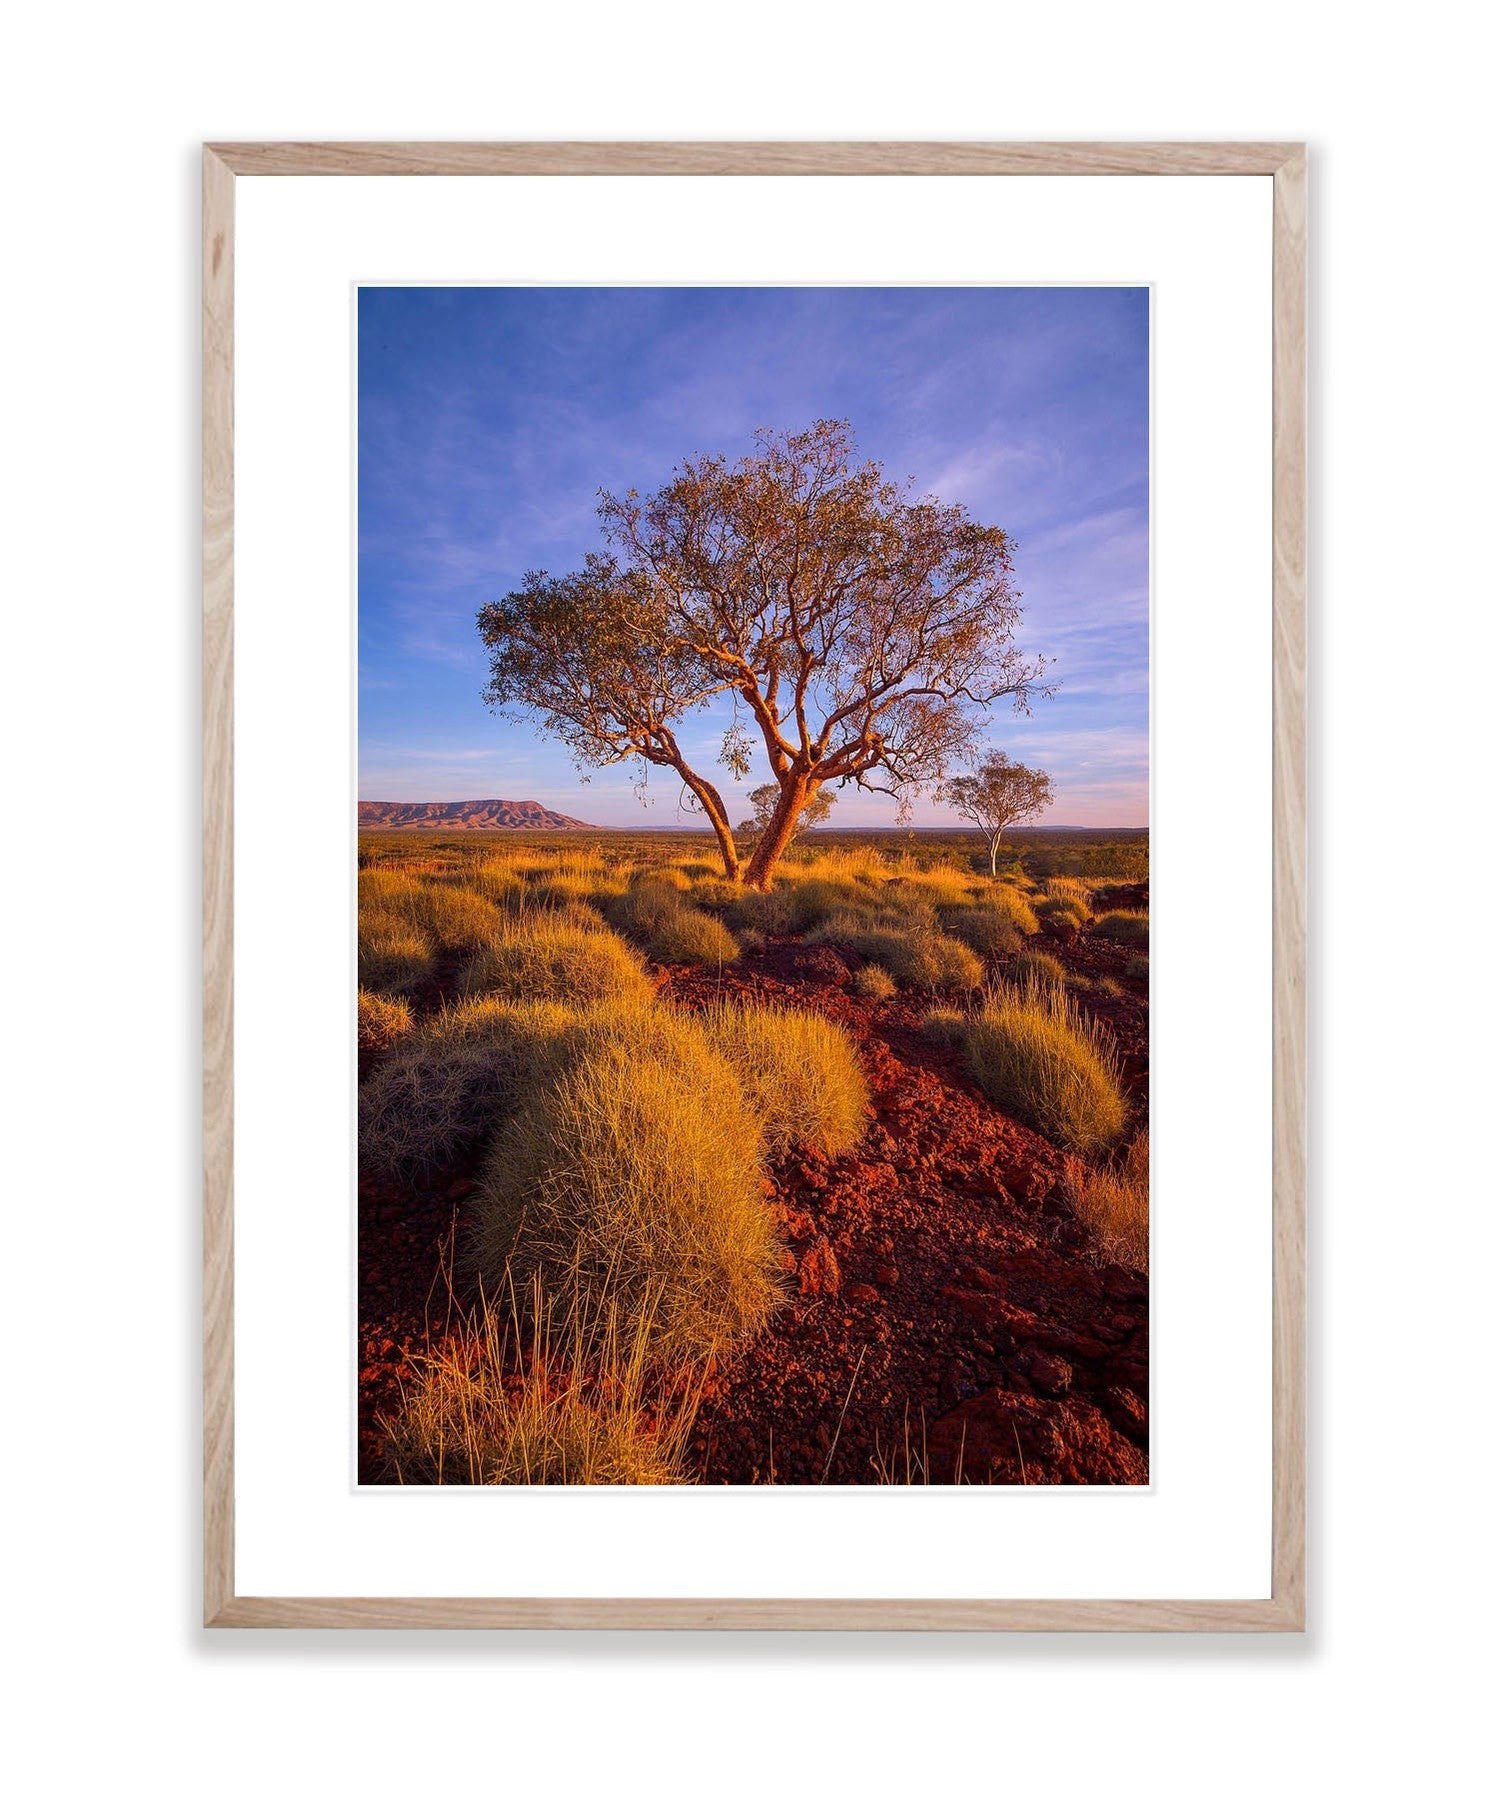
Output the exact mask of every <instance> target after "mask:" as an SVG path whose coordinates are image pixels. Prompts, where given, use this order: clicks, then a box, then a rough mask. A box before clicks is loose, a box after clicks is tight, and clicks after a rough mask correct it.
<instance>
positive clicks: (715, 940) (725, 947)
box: [646, 906, 739, 968]
mask: <svg viewBox="0 0 1499 1799" xmlns="http://www.w3.org/2000/svg"><path fill="white" fill-rule="evenodd" d="M646 954H647V955H648V956H649V957H650V958H651V960H652V961H653V962H667V963H673V964H678V965H683V966H692V967H698V968H713V967H721V966H722V965H723V963H725V962H732V961H734V960H735V959H736V958H737V956H738V954H739V944H738V942H737V940H736V939H735V937H734V934H733V932H732V931H730V930H729V928H728V927H727V925H725V924H724V923H723V922H722V921H721V920H719V919H717V918H715V917H714V916H713V915H712V913H711V912H696V911H693V910H691V909H689V908H687V907H685V906H684V907H682V908H681V909H680V910H678V911H677V912H675V913H674V914H673V915H672V916H671V917H670V918H667V919H666V920H664V921H663V922H662V924H661V925H660V926H658V927H657V929H656V930H655V931H653V932H652V933H651V935H650V937H649V938H648V939H647V942H646Z"/></svg>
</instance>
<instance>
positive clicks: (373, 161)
mask: <svg viewBox="0 0 1499 1799" xmlns="http://www.w3.org/2000/svg"><path fill="white" fill-rule="evenodd" d="M210 149H211V150H212V152H213V153H214V154H215V155H217V156H219V157H220V158H221V159H222V160H223V161H224V162H225V163H226V164H227V165H228V167H229V168H230V169H232V170H233V172H234V173H235V174H236V175H1273V174H1274V173H1275V171H1276V170H1277V169H1279V168H1281V167H1282V166H1283V165H1284V164H1285V163H1286V161H1287V159H1288V158H1289V157H1291V156H1292V155H1294V154H1295V152H1296V150H1297V146H1296V145H1295V144H1279V143H1265V144H1212V143H1204V144H1079V143H1053V144H1046V143H1036V144H980V143H946V144H931V143H927V144H918V143H838V144H833V143H656V144H648V143H510V144H503V143H500V144H480V143H472V144H462V143H446V144H442V143H439V144H432V143H408V144H363V143H348V144H314V143H307V144H290V143H285V144H257V143H242V144H213V145H211V146H210Z"/></svg>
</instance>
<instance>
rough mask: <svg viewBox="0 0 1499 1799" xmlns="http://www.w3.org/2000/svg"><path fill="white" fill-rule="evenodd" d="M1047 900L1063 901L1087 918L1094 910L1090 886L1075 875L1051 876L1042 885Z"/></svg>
mask: <svg viewBox="0 0 1499 1799" xmlns="http://www.w3.org/2000/svg"><path fill="white" fill-rule="evenodd" d="M1041 891H1042V892H1043V893H1044V894H1045V895H1046V897H1047V899H1053V900H1062V901H1064V902H1065V903H1066V904H1067V905H1069V906H1072V907H1074V908H1075V909H1076V910H1077V911H1078V912H1079V913H1080V914H1081V915H1082V917H1084V918H1086V917H1087V916H1088V914H1089V913H1090V912H1091V911H1092V909H1093V903H1092V900H1091V898H1090V897H1089V892H1088V886H1087V883H1086V882H1085V881H1080V880H1078V879H1077V877H1076V876H1075V875H1051V876H1049V877H1048V878H1047V879H1046V880H1044V881H1043V882H1042V883H1041Z"/></svg>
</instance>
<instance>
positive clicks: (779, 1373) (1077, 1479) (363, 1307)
mask: <svg viewBox="0 0 1499 1799" xmlns="http://www.w3.org/2000/svg"><path fill="white" fill-rule="evenodd" d="M1047 947H1048V949H1049V950H1050V951H1051V952H1052V953H1054V954H1056V955H1057V956H1058V958H1059V959H1060V960H1061V961H1062V962H1063V963H1064V965H1065V966H1066V967H1067V968H1068V969H1069V970H1073V971H1076V972H1078V973H1083V974H1088V975H1090V976H1093V977H1095V978H1097V977H1101V976H1105V975H1111V976H1113V977H1114V978H1115V979H1116V980H1118V981H1119V983H1120V986H1121V988H1122V992H1121V993H1120V994H1118V995H1109V994H1106V993H1103V992H1100V991H1098V990H1097V989H1092V990H1089V991H1088V992H1087V993H1085V994H1084V995H1083V1004H1084V1007H1085V1009H1086V1010H1088V1011H1090V1012H1092V1013H1094V1014H1095V1015H1096V1016H1098V1017H1100V1018H1101V1019H1102V1020H1103V1021H1104V1022H1105V1023H1106V1024H1107V1025H1108V1026H1109V1028H1110V1029H1111V1031H1112V1032H1113V1033H1114V1035H1115V1036H1116V1038H1117V1039H1118V1040H1119V1044H1120V1049H1121V1053H1122V1057H1123V1060H1124V1068H1125V1080H1126V1086H1127V1088H1128V1090H1129V1092H1130V1096H1131V1103H1132V1108H1133V1109H1134V1110H1135V1111H1136V1112H1137V1114H1138V1115H1139V1121H1140V1122H1142V1123H1143V1121H1144V1111H1145V1103H1146V1083H1147V1075H1148V1063H1147V1009H1146V998H1145V989H1144V986H1143V984H1142V983H1137V982H1130V981H1124V980H1123V979H1122V971H1123V968H1124V965H1125V964H1126V963H1127V962H1128V960H1129V957H1130V952H1129V951H1127V950H1126V949H1124V948H1123V946H1121V945H1118V944H1113V943H1107V942H1102V941H1098V940H1095V939H1091V938H1088V937H1086V936H1083V937H1080V938H1078V939H1076V940H1074V941H1071V942H1065V941H1063V942H1057V941H1054V942H1052V943H1050V944H1048V946H1047ZM852 960H853V959H852V958H850V959H849V961H850V964H851V963H852ZM839 975H840V969H839V968H835V967H834V966H833V965H832V963H831V962H830V961H828V959H827V958H824V959H823V965H822V966H821V967H820V968H813V967H812V966H810V965H809V964H808V961H807V956H806V952H805V951H802V950H801V949H800V947H799V946H798V945H797V944H795V943H780V942H777V943H772V944H771V945H770V946H769V947H767V948H766V949H765V950H764V951H762V952H760V953H759V954H751V955H746V956H745V957H744V958H742V960H741V961H740V962H739V963H737V964H735V965H734V966H732V967H731V968H729V969H726V970H724V972H723V973H722V974H721V975H720V974H716V973H711V972H707V971H704V970H698V969H691V970H689V969H673V970H669V971H666V972H665V973H664V974H663V976H662V986H663V994H662V997H663V999H664V1000H667V1001H669V1002H671V1003H675V1004H679V1005H682V1006H685V1007H688V1008H694V1007H697V1006H700V1005H703V1004H705V1003H708V1002H710V1001H712V1000H714V999H717V998H719V997H720V996H723V997H736V998H763V999H767V1000H781V1001H786V1000H790V999H793V998H794V999H795V1001H796V1003H797V1004H799V1005H802V1006H805V1007H807V1008H809V1009H812V1010H816V1011H818V1012H821V1013H823V1014H824V1015H826V1016H828V1017H830V1018H833V1019H836V1020H837V1021H838V1022H839V1023H841V1024H842V1025H844V1026H845V1028H846V1029H847V1030H848V1031H849V1032H850V1033H851V1035H852V1036H853V1038H854V1040H855V1042H856V1043H857V1044H858V1046H859V1050H860V1054H861V1057H862V1060H863V1063H864V1069H865V1073H866V1076H867V1078H868V1081H869V1087H870V1097H871V1106H872V1112H873V1116H872V1119H871V1122H870V1126H869V1129H868V1131H867V1132H866V1133H865V1136H864V1139H863V1141H862V1142H861V1143H860V1144H859V1145H858V1146H857V1148H856V1149H854V1150H853V1151H851V1152H850V1153H849V1154H847V1155H844V1156H841V1157H838V1158H837V1159H836V1160H833V1161H825V1160H824V1159H822V1158H821V1157H819V1156H817V1155H815V1154H805V1153H798V1154H793V1155H791V1156H788V1157H786V1158H783V1159H782V1160H781V1161H780V1162H778V1163H776V1164H774V1165H773V1166H772V1167H771V1168H770V1170H769V1173H768V1178H767V1183H766V1186H767V1197H768V1199H769V1202H770V1203H771V1204H772V1205H773V1206H774V1207H775V1209H776V1214H777V1218H778V1221H779V1223H780V1227H781V1234H782V1237H783V1240H784V1242H785V1245H786V1249H785V1265H786V1272H787V1285H788V1290H789V1291H790V1294H791V1299H790V1303H788V1304H787V1305H786V1306H785V1307H784V1308H783V1309H782V1311H781V1312H780V1313H779V1314H778V1316H777V1317H776V1318H775V1319H774V1320H773V1321H772V1323H771V1324H770V1325H769V1326H768V1327H767V1328H766V1329H765V1330H764V1331H763V1332H762V1333H761V1334H760V1335H759V1336H758V1337H757V1338H756V1339H755V1340H754V1342H753V1343H751V1344H750V1345H749V1346H748V1347H747V1349H746V1350H745V1351H744V1353H743V1354H742V1355H741V1356H740V1357H738V1358H737V1359H736V1360H735V1361H733V1362H732V1363H730V1364H728V1365H726V1366H722V1367H720V1368H718V1369H716V1370H714V1371H713V1372H712V1373H711V1374H710V1376H709V1379H708V1383H707V1387H706V1390H705V1392H704V1395H703V1403H702V1406H701V1409H700V1412H699V1416H698V1421H697V1429H696V1435H695V1438H694V1442H693V1455H694V1457H695V1463H696V1465H695V1466H694V1468H693V1470H692V1472H693V1473H694V1474H695V1476H696V1478H698V1479H700V1480H703V1481H707V1482H730V1483H744V1482H763V1481H768V1480H775V1481H779V1482H818V1481H823V1480H826V1481H830V1482H869V1481H874V1480H878V1479H880V1478H882V1476H883V1478H886V1479H895V1480H897V1481H905V1480H907V1479H911V1480H916V1481H921V1480H924V1479H930V1480H931V1481H934V1482H950V1481H952V1480H954V1479H961V1480H966V1481H980V1482H986V1481H996V1482H1005V1483H1021V1482H1025V1483H1031V1484H1076V1483H1085V1484H1110V1485H1112V1484H1123V1483H1139V1482H1143V1481H1145V1480H1147V1479H1148V1478H1149V1474H1148V1461H1147V1448H1148V1428H1147V1417H1148V1363H1149V1291H1148V1284H1147V1282H1146V1280H1145V1278H1144V1277H1143V1276H1142V1275H1139V1274H1136V1273H1134V1272H1132V1271H1130V1270H1128V1269H1125V1268H1122V1267H1119V1266H1117V1265H1115V1264H1114V1263H1112V1262H1110V1261H1108V1260H1107V1258H1106V1257H1104V1256H1103V1255H1101V1254H1100V1252H1099V1251H1098V1250H1097V1248H1096V1246H1095V1245H1094V1244H1093V1243H1092V1241H1091V1239H1090V1238H1089V1236H1088V1234H1087V1232H1086V1231H1085V1230H1084V1228H1083V1227H1082V1226H1081V1225H1080V1224H1079V1223H1078V1221H1077V1220H1076V1218H1075V1217H1074V1216H1073V1214H1072V1211H1071V1209H1070V1207H1069V1206H1068V1205H1067V1203H1066V1201H1065V1200H1064V1199H1063V1198H1062V1196H1061V1192H1060V1177H1061V1175H1062V1172H1063V1168H1064V1163H1065V1158H1064V1157H1063V1155H1062V1154H1061V1152H1059V1151H1058V1150H1056V1149H1055V1148H1053V1147H1052V1146H1051V1145H1049V1144H1048V1143H1046V1142H1044V1141H1043V1140H1042V1139H1041V1138H1040V1137H1038V1136H1036V1135H1035V1134H1034V1133H1033V1132H1031V1131H1029V1130H1027V1129H1025V1127H1023V1126H1022V1125H1019V1124H1016V1123H1014V1122H1012V1121H1011V1120H1009V1119H1008V1118H1005V1117H1004V1116H1002V1115H1001V1114H1000V1113H998V1112H997V1111H996V1110H995V1109H994V1108H993V1107H992V1106H991V1105H989V1104H988V1102H987V1101H985V1100H984V1099H983V1098H982V1097H981V1096H980V1094H979V1093H978V1091H977V1089H976V1088H975V1086H974V1085H973V1082H972V1081H971V1079H970V1078H969V1076H968V1074H967V1072H966V1070H965V1068H964V1066H963V1062H962V1059H961V1056H960V1055H959V1053H958V1052H957V1051H954V1050H948V1049H943V1048H939V1047H937V1046H934V1045H933V1044H931V1043H929V1042H928V1041H927V1040H926V1039H925V1038H924V1037H923V1036H922V1035H921V1032H920V1028H919V1027H920V1020H921V1017H922V1015H923V1013H924V1011H925V1010H926V1006H925V1003H924V1002H919V1001H915V1000H913V999H910V998H908V997H906V996H904V995H902V996H900V997H899V998H896V999H892V1000H888V1001H883V1002H870V1001H868V1000H864V999H860V998H857V997H855V996H854V995H852V994H850V993H848V992H847V991H846V990H845V989H844V986H843V985H842V982H841V981H840V979H839ZM471 1172H472V1171H471V1169H467V1168H466V1169H464V1170H463V1171H461V1172H460V1173H459V1174H458V1175H457V1176H456V1177H454V1178H452V1179H451V1180H449V1181H448V1182H447V1183H445V1184H444V1185H442V1186H440V1187H439V1188H437V1189H434V1190H431V1191H425V1192H424V1191H411V1190H405V1189H402V1190H396V1189H393V1188H391V1187H388V1186H381V1185H378V1184H376V1183H373V1182H362V1183H361V1189H360V1202H359V1307H360V1376H359V1379H360V1478H361V1480H364V1481H381V1480H384V1479H388V1478H390V1476H389V1472H388V1468H387V1464H386V1459H385V1454H384V1449H383V1437H382V1433H381V1430H380V1426H379V1416H380V1414H381V1413H383V1412H389V1411H390V1410H391V1409H392V1408H393V1406H394V1404H395V1402H396V1401H397V1399H398V1397H399V1391H400V1382H401V1375H402V1370H403V1368H404V1367H405V1365H406V1363H407V1358H408V1357H409V1356H410V1355H411V1354H412V1353H414V1352H420V1350H421V1349H422V1348H423V1347H424V1346H425V1345H426V1344H428V1343H429V1342H431V1341H433V1340H434V1338H436V1337H438V1336H440V1335H441V1334H442V1330H443V1325H444V1320H445V1317H446V1314H447V1308H448V1300H447V1296H446V1288H445V1285H444V1283H443V1280H442V1278H441V1263H442V1260H443V1256H444V1252H445V1250H446V1249H447V1247H448V1246H449V1245H450V1243H451V1242H452V1240H453V1237H454V1233H455V1231H456V1232H457V1233H458V1236H459V1239H460V1240H461V1232H462V1228H463V1200H464V1197H465V1195H466V1193H467V1192H468V1191H469V1190H470V1186H471V1182H470V1178H469V1177H470V1175H471Z"/></svg>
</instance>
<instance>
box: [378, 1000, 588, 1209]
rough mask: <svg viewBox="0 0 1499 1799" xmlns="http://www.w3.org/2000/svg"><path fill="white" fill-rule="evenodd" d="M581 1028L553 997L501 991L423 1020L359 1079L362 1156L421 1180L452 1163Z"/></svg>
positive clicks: (552, 1064) (550, 1070)
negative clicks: (517, 997) (514, 997)
mask: <svg viewBox="0 0 1499 1799" xmlns="http://www.w3.org/2000/svg"><path fill="white" fill-rule="evenodd" d="M581 1029H582V1025H581V1019H580V1017H579V1015H578V1014H577V1013H575V1012H573V1011H571V1010H570V1009H569V1008H567V1007H565V1006H561V1005H558V1004H556V1003H555V1002H549V1001H521V1002H511V1001H506V1000H501V999H497V998H494V997H490V998H484V999H478V1000H472V1001H469V1002H466V1003H465V1004H462V1005H459V1006H455V1007H452V1008H449V1009H447V1010H445V1011H442V1012H439V1013H437V1014H436V1015H435V1016H434V1017H432V1018H429V1019H426V1020H424V1021H423V1022H422V1024H421V1026H420V1027H419V1029H418V1031H417V1032H416V1033H414V1034H413V1036H412V1037H411V1038H409V1039H408V1040H407V1041H406V1043H405V1044H404V1045H403V1046H402V1048H401V1049H399V1050H398V1051H397V1053H396V1054H395V1055H394V1056H392V1057H391V1059H390V1060H389V1061H387V1062H385V1063H383V1064H382V1065H381V1066H380V1067H378V1068H377V1069H375V1071H374V1072H373V1073H372V1074H371V1075H370V1076H369V1078H368V1079H367V1080H366V1081H365V1082H364V1083H363V1085H362V1086H361V1088H360V1091H359V1154H360V1160H361V1163H362V1165H363V1166H364V1167H365V1168H367V1169H369V1170H372V1171H374V1172H376V1173H379V1174H386V1175H392V1174H394V1175H405V1176H408V1177H412V1178H416V1179H430V1178H431V1177H432V1176H433V1175H435V1174H438V1173H440V1172H441V1171H442V1170H443V1169H445V1168H448V1167H450V1166H451V1165H452V1164H453V1163H454V1162H456V1161H457V1160H458V1159H459V1157H460V1156H462V1155H463V1154H464V1153H465V1152H467V1151H468V1150H470V1149H472V1148H474V1147H475V1146H477V1145H478V1144H480V1143H481V1142H482V1141H483V1139H484V1138H485V1137H486V1136H487V1135H488V1134H489V1133H490V1131H491V1130H493V1129H494V1127H495V1125H496V1124H497V1123H498V1122H499V1120H500V1119H501V1118H502V1117H503V1116H505V1115H506V1113H508V1112H510V1111H512V1110H513V1109H514V1107H515V1106H516V1105H517V1104H518V1103H519V1100H520V1098H521V1096H522V1094H523V1093H524V1092H526V1091H528V1090H529V1088H530V1087H532V1086H534V1085H535V1084H537V1083H538V1082H541V1081H544V1080H546V1079H547V1078H548V1077H549V1076H550V1075H552V1074H554V1073H555V1072H556V1071H557V1070H558V1069H560V1068H561V1067H562V1066H563V1064H564V1062H565V1060H566V1057H567V1055H568V1053H569V1051H570V1049H571V1047H572V1045H573V1043H574V1042H575V1041H577V1040H578V1038H579V1036H580V1034H581Z"/></svg>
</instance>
